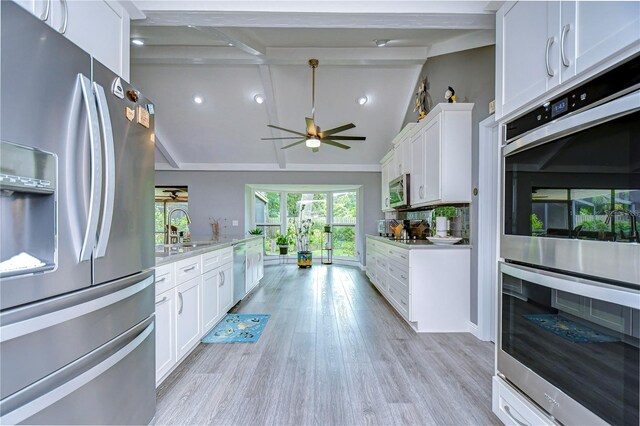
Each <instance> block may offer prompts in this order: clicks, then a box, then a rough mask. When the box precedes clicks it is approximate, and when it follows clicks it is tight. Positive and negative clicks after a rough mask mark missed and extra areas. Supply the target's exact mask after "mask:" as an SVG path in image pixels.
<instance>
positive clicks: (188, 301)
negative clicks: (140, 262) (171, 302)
mask: <svg viewBox="0 0 640 426" xmlns="http://www.w3.org/2000/svg"><path fill="white" fill-rule="evenodd" d="M201 283H202V277H201V276H199V277H196V278H193V279H191V280H189V281H187V282H186V283H184V284H180V285H179V286H178V287H176V299H177V300H176V353H177V358H178V359H180V358H182V356H183V355H186V354H187V353H188V352H189V351H190V350H191V348H192V347H193V346H195V345H196V344H197V343H198V340H199V339H200V333H201V330H202V322H201V316H200V298H201V295H200V291H201Z"/></svg>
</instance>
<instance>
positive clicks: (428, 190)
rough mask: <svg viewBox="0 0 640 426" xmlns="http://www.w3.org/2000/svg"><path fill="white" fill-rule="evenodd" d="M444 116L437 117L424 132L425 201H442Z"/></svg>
mask: <svg viewBox="0 0 640 426" xmlns="http://www.w3.org/2000/svg"><path fill="white" fill-rule="evenodd" d="M441 119H442V115H439V116H438V117H436V118H435V119H434V120H433V121H432V122H431V123H429V124H428V126H427V127H426V128H425V132H424V147H425V153H424V158H425V162H424V201H426V202H431V201H438V200H440V198H441V197H440V167H441V159H440V154H441V152H440V150H441V147H440V141H441V133H440V129H441Z"/></svg>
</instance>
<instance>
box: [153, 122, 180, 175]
mask: <svg viewBox="0 0 640 426" xmlns="http://www.w3.org/2000/svg"><path fill="white" fill-rule="evenodd" d="M158 132H159V130H158V129H157V128H156V148H158V151H160V153H161V154H162V156H163V157H164V158H165V160H167V162H168V163H169V165H170V166H171V168H173V169H179V168H180V163H179V162H178V160H177V159H176V156H175V154H174V153H173V150H172V149H171V147H169V146H168V145H167V144H166V143H164V142H162V139H161V138H160V137H159V136H158Z"/></svg>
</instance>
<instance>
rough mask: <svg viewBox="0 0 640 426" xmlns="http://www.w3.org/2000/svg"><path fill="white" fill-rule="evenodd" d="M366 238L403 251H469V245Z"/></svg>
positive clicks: (375, 236) (378, 237)
mask: <svg viewBox="0 0 640 426" xmlns="http://www.w3.org/2000/svg"><path fill="white" fill-rule="evenodd" d="M367 238H373V239H374V240H376V241H381V242H383V243H387V244H391V245H392V246H396V247H400V248H403V249H410V250H416V249H419V250H423V249H429V250H460V249H465V250H469V249H471V245H470V244H460V243H458V244H450V245H443V244H433V243H432V242H431V241H429V240H409V241H403V240H391V239H389V238H387V237H380V236H378V235H370V234H367Z"/></svg>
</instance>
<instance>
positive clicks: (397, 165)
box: [390, 143, 404, 180]
mask: <svg viewBox="0 0 640 426" xmlns="http://www.w3.org/2000/svg"><path fill="white" fill-rule="evenodd" d="M403 150H404V147H403V146H402V143H399V144H397V145H396V146H395V147H394V148H393V163H392V167H393V175H394V176H393V177H392V178H391V179H390V180H393V179H395V178H397V177H399V176H401V175H402V169H403V168H404V166H403V164H402V161H403V160H404V156H403V155H402V152H403Z"/></svg>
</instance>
